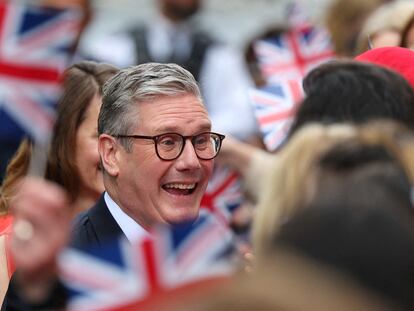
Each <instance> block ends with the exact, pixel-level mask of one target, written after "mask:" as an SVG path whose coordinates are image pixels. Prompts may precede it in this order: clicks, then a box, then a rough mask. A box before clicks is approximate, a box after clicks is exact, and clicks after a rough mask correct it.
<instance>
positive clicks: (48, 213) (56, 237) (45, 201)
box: [11, 178, 71, 280]
mask: <svg viewBox="0 0 414 311" xmlns="http://www.w3.org/2000/svg"><path fill="white" fill-rule="evenodd" d="M67 202H68V201H67V197H66V193H65V192H64V191H63V190H62V189H61V188H60V187H58V186H56V185H54V184H52V183H50V182H47V181H44V180H41V179H38V178H26V179H25V180H24V181H23V182H22V184H21V185H20V187H19V189H18V192H17V195H16V199H15V200H13V201H12V203H11V208H12V212H13V214H14V216H15V220H14V228H13V232H14V234H13V237H12V245H11V246H12V247H11V250H12V254H13V256H14V260H15V263H16V266H17V268H18V269H19V270H20V271H21V274H22V276H24V277H25V278H26V279H27V280H30V279H36V278H41V277H42V276H43V275H44V271H45V270H51V271H53V267H54V265H55V260H56V256H57V255H58V253H59V251H60V250H61V249H62V248H63V247H64V246H65V245H66V243H67V241H68V237H69V231H70V221H71V220H70V207H69V205H68V203H67Z"/></svg>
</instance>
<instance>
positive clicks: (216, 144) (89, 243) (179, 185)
mask: <svg viewBox="0 0 414 311" xmlns="http://www.w3.org/2000/svg"><path fill="white" fill-rule="evenodd" d="M98 133H99V138H98V150H99V154H100V159H101V163H102V169H103V180H104V186H105V190H106V192H105V193H104V194H103V195H102V196H101V199H100V200H99V201H98V203H97V204H96V205H95V206H93V207H92V208H91V209H89V210H88V211H86V212H84V213H83V214H81V215H79V216H78V217H77V219H76V221H75V223H74V225H73V230H72V235H71V237H70V239H71V245H72V246H74V247H79V248H93V247H99V246H102V245H104V243H105V241H106V240H110V239H115V238H118V237H121V236H125V237H126V238H127V239H128V240H130V241H132V240H134V239H137V238H138V237H140V236H142V235H146V234H148V231H147V230H149V229H150V228H151V226H153V225H156V224H159V223H167V224H174V223H179V222H181V221H191V220H195V219H196V218H197V217H198V213H199V207H200V202H201V198H202V196H203V194H204V191H205V189H206V187H207V183H208V179H209V177H210V175H211V173H212V170H213V163H214V161H213V159H214V158H215V157H216V156H217V154H218V152H219V151H220V147H221V142H222V140H223V139H224V136H223V135H221V134H217V133H213V132H211V121H210V119H209V117H208V114H207V111H206V109H205V107H204V105H203V101H202V99H201V95H200V91H199V88H198V85H197V83H196V81H195V79H194V77H193V76H192V75H191V74H190V73H189V72H188V71H186V70H184V69H183V68H181V67H180V66H177V65H175V64H158V63H147V64H142V65H139V66H135V67H131V68H127V69H124V70H121V71H120V72H119V73H118V74H117V75H116V76H114V77H113V78H111V79H110V80H109V81H108V83H106V84H105V87H104V95H103V104H102V107H101V111H100V114H99V118H98ZM49 189H50V192H48V190H49ZM63 197H64V196H63V192H62V190H60V192H59V191H58V190H57V189H55V187H52V185H49V184H47V183H46V182H44V181H39V180H26V181H25V182H24V183H23V184H22V187H21V192H20V193H19V194H18V200H17V201H16V202H15V205H14V206H13V208H14V209H15V210H16V214H17V215H18V217H19V219H20V220H23V221H25V222H26V223H28V224H30V227H31V231H32V232H31V234H30V235H29V236H28V237H27V236H26V237H25V236H23V235H16V234H15V235H14V238H13V244H12V246H13V248H12V250H13V255H14V256H15V260H16V264H17V265H18V266H19V267H20V271H18V273H17V275H16V279H15V281H14V282H13V281H12V283H11V287H9V291H8V294H7V296H6V300H5V303H4V304H3V309H4V310H15V309H17V310H18V309H19V308H22V306H25V307H26V308H29V310H30V308H34V309H35V308H36V307H37V306H38V305H39V304H41V305H45V304H46V305H47V306H49V307H50V306H56V304H57V305H60V306H62V304H64V302H65V298H64V295H62V294H56V295H55V294H53V293H55V292H59V288H60V287H59V286H57V288H53V287H54V286H56V283H55V282H56V276H55V275H54V273H53V271H51V270H50V266H51V265H52V264H53V263H54V262H55V259H56V258H55V256H56V255H57V253H58V251H59V250H60V249H61V248H62V247H64V246H65V244H66V241H67V239H69V237H68V234H69V233H68V232H66V231H65V230H63V229H62V230H60V232H61V234H59V235H58V236H56V235H55V234H54V231H53V230H56V227H54V226H50V223H49V222H53V221H54V219H55V222H56V223H58V224H60V225H61V226H62V228H65V225H64V223H65V219H64V218H62V213H64V211H67V209H68V206H67V205H66V204H65V203H64V200H63ZM29 201H32V202H33V203H32V204H28V202H29ZM35 203H39V205H38V206H37V205H36V208H35V207H34V206H33V205H34V204H35ZM33 210H37V211H39V210H42V211H43V214H46V215H47V218H45V216H43V217H41V215H39V214H38V213H33V212H32V211H33ZM68 221H69V220H67V219H66V222H67V224H66V226H68ZM49 230H50V231H49ZM43 248H44V249H43ZM42 251H43V252H42ZM27 258H32V260H30V261H28V260H27ZM46 267H49V269H46V271H45V268H46ZM17 282H18V283H17ZM15 286H19V288H16V287H15ZM51 288H53V289H54V291H53V290H52V294H50V291H49V290H50V289H51ZM60 289H61V288H60ZM17 293H20V295H21V294H22V293H25V295H24V297H25V298H26V299H27V300H28V301H29V302H30V305H29V306H28V305H26V304H25V301H24V300H22V299H21V297H17V296H16V294H17ZM46 298H51V299H52V301H47V300H46V301H45V299H46Z"/></svg>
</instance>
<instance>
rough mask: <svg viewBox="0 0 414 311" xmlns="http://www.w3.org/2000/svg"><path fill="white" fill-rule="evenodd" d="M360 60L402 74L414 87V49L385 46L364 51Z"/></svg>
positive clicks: (359, 57)
mask: <svg viewBox="0 0 414 311" xmlns="http://www.w3.org/2000/svg"><path fill="white" fill-rule="evenodd" d="M355 59H356V60H358V61H362V62H368V63H374V64H377V65H380V66H383V67H386V68H388V69H392V70H394V71H396V72H398V73H399V74H400V75H402V76H403V77H404V78H405V79H406V80H407V81H408V82H409V83H410V84H411V86H412V87H413V88H414V51H412V50H409V49H406V48H401V47H394V46H393V47H383V48H377V49H373V50H369V51H367V52H364V53H362V54H361V55H359V56H357V57H356V58H355Z"/></svg>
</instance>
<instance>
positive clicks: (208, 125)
mask: <svg viewBox="0 0 414 311" xmlns="http://www.w3.org/2000/svg"><path fill="white" fill-rule="evenodd" d="M155 130H156V132H157V133H169V132H170V133H173V132H177V131H179V128H178V127H177V126H161V127H159V128H156V129H155ZM210 130H211V123H204V124H203V125H201V126H199V127H198V130H197V131H196V132H202V131H210Z"/></svg>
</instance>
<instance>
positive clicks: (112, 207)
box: [104, 192, 149, 242]
mask: <svg viewBox="0 0 414 311" xmlns="http://www.w3.org/2000/svg"><path fill="white" fill-rule="evenodd" d="M104 200H105V203H106V206H107V207H108V209H109V212H110V213H111V215H112V217H113V218H114V219H115V221H116V223H117V224H118V225H119V227H121V230H122V232H123V233H124V234H125V236H126V237H127V239H128V241H130V242H133V241H137V240H139V239H141V238H142V237H144V236H146V235H149V233H148V232H147V231H146V230H145V229H144V228H142V227H141V226H140V225H139V224H138V223H137V222H136V221H135V220H133V219H132V218H131V217H129V216H128V215H127V214H126V213H125V212H124V211H123V210H122V209H121V208H120V207H119V206H118V204H116V203H115V201H114V200H112V198H111V196H110V195H109V194H108V192H105V194H104Z"/></svg>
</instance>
